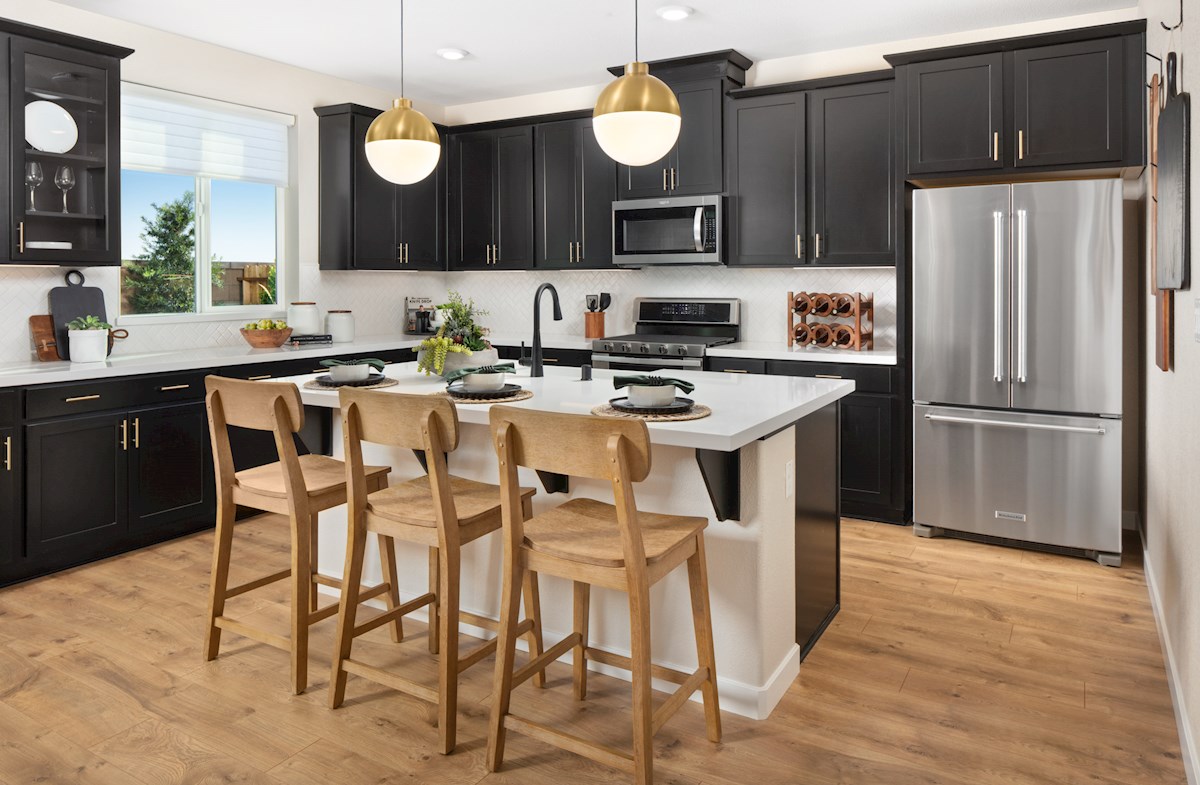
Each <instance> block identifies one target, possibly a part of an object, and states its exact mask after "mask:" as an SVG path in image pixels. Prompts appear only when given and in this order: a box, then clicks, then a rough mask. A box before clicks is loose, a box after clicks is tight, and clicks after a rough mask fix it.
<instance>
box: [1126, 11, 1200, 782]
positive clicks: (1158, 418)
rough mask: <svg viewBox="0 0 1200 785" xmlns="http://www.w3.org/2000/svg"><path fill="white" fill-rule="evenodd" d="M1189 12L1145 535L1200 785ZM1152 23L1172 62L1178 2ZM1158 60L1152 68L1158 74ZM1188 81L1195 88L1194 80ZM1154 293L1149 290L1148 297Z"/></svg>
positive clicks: (1199, 227)
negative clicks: (1170, 32)
mask: <svg viewBox="0 0 1200 785" xmlns="http://www.w3.org/2000/svg"><path fill="white" fill-rule="evenodd" d="M1184 5H1186V6H1188V8H1187V13H1188V14H1189V18H1188V20H1187V24H1186V25H1185V26H1184V27H1183V28H1182V29H1180V30H1179V31H1177V32H1176V33H1175V36H1174V44H1173V47H1172V48H1174V49H1175V50H1176V51H1177V52H1179V53H1180V55H1181V67H1180V77H1181V80H1180V81H1181V83H1180V89H1181V90H1185V91H1186V90H1188V88H1189V86H1190V92H1191V94H1192V140H1191V142H1192V161H1191V166H1192V178H1191V197H1192V210H1191V216H1190V221H1191V228H1192V235H1191V238H1192V245H1191V254H1192V282H1193V283H1192V289H1191V290H1189V291H1181V292H1177V293H1176V295H1175V369H1174V370H1173V371H1172V372H1171V373H1163V372H1162V371H1160V370H1158V368H1157V367H1155V364H1154V303H1153V301H1152V300H1151V299H1150V297H1149V295H1148V294H1144V295H1143V297H1145V300H1144V302H1145V304H1146V312H1147V318H1146V330H1145V331H1144V334H1143V338H1144V340H1145V347H1146V363H1145V367H1146V371H1145V373H1146V381H1145V384H1146V387H1145V392H1146V394H1145V407H1146V445H1145V447H1146V467H1145V483H1146V487H1145V493H1146V511H1145V535H1146V548H1147V550H1146V558H1147V568H1148V573H1150V574H1151V575H1152V577H1153V586H1152V591H1155V592H1156V594H1157V597H1156V600H1157V603H1158V607H1159V611H1160V613H1161V622H1162V623H1163V627H1164V631H1165V632H1166V635H1165V638H1166V642H1167V646H1168V654H1169V659H1170V664H1172V665H1173V666H1174V674H1173V677H1174V681H1175V684H1174V687H1175V689H1176V698H1177V707H1176V708H1177V712H1180V711H1181V712H1182V720H1183V721H1182V723H1181V725H1182V728H1181V730H1182V731H1183V733H1182V735H1183V737H1184V738H1183V739H1182V741H1183V743H1184V754H1185V756H1188V758H1189V760H1188V763H1189V764H1191V765H1190V767H1189V769H1190V771H1189V773H1190V774H1191V775H1192V777H1193V779H1191V781H1192V782H1193V783H1195V782H1197V781H1198V780H1197V779H1196V777H1197V775H1200V771H1196V770H1195V768H1194V767H1195V765H1196V764H1197V763H1200V761H1197V760H1196V757H1195V748H1194V746H1192V744H1193V742H1194V739H1195V738H1196V737H1197V736H1198V735H1200V613H1198V612H1197V609H1198V608H1200V570H1198V569H1197V567H1196V565H1197V564H1198V563H1200V483H1198V482H1197V476H1198V473H1200V407H1198V406H1197V405H1196V404H1197V400H1200V343H1197V341H1196V338H1195V334H1196V330H1197V327H1198V325H1197V318H1196V310H1195V308H1196V302H1197V299H1198V295H1197V288H1198V287H1200V279H1198V278H1197V277H1196V275H1197V259H1200V157H1198V154H1197V151H1198V150H1200V116H1198V115H1197V109H1198V108H1197V105H1196V98H1197V95H1198V94H1200V13H1197V10H1198V9H1197V8H1196V5H1195V3H1191V2H1188V3H1185V4H1184ZM1140 10H1141V13H1142V14H1143V15H1145V16H1146V17H1147V18H1148V19H1149V40H1148V42H1147V43H1148V45H1147V48H1148V50H1149V51H1150V52H1152V53H1154V54H1156V55H1158V56H1159V57H1162V58H1164V59H1165V58H1166V53H1167V51H1168V36H1167V33H1166V32H1165V31H1163V29H1162V28H1161V27H1160V26H1159V22H1160V21H1165V22H1167V23H1168V24H1174V22H1175V20H1176V19H1177V18H1178V14H1179V3H1178V2H1177V0H1142V3H1141V9H1140ZM1154 65H1155V63H1154V61H1153V60H1150V61H1148V66H1149V67H1150V68H1153V67H1154ZM1189 75H1190V77H1191V78H1190V79H1189ZM1146 291H1148V290H1146Z"/></svg>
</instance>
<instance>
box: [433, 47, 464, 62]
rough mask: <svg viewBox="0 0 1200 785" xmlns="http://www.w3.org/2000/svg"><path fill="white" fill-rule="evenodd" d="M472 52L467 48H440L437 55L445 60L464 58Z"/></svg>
mask: <svg viewBox="0 0 1200 785" xmlns="http://www.w3.org/2000/svg"><path fill="white" fill-rule="evenodd" d="M469 54H471V53H470V52H468V51H467V50H466V49H439V50H437V56H438V57H441V58H443V59H445V60H462V59H463V58H465V57H466V56H467V55H469Z"/></svg>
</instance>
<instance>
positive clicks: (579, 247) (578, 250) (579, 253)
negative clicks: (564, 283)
mask: <svg viewBox="0 0 1200 785" xmlns="http://www.w3.org/2000/svg"><path fill="white" fill-rule="evenodd" d="M582 261H583V243H575V262H576V263H579V262H582Z"/></svg>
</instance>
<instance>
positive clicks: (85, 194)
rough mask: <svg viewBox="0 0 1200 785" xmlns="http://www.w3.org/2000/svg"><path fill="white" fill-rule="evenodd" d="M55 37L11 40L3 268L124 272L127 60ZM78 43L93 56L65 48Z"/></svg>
mask: <svg viewBox="0 0 1200 785" xmlns="http://www.w3.org/2000/svg"><path fill="white" fill-rule="evenodd" d="M39 32H49V31H39ZM52 37H53V38H55V39H57V40H56V41H51V40H38V39H35V38H27V37H24V36H17V35H13V36H9V37H8V39H7V42H8V68H9V79H8V87H9V91H10V94H9V101H8V102H9V106H10V109H11V111H10V114H9V117H10V120H9V128H8V129H7V130H8V143H9V145H10V147H11V150H12V157H11V160H12V168H11V175H12V183H11V188H9V189H8V190H9V200H8V201H9V212H10V213H11V216H10V218H9V225H8V232H7V234H8V235H9V241H8V245H9V253H8V255H7V259H4V260H3V261H6V262H8V263H11V264H71V265H119V264H120V263H121V209H120V193H121V191H120V171H121V145H120V88H121V81H120V58H121V57H124V56H125V55H126V54H128V53H129V50H124V49H119V48H118V47H112V46H109V45H107V44H99V43H95V42H89V41H86V40H85V39H75V38H74V37H70V36H60V35H57V34H55V35H53V36H52ZM72 42H79V43H80V44H81V45H83V47H87V48H77V47H75V46H69V45H65V44H67V43H72ZM93 49H94V50H95V51H93Z"/></svg>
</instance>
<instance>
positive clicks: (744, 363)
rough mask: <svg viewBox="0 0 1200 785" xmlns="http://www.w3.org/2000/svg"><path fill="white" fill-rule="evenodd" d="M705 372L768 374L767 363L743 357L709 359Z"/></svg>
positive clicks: (707, 359)
mask: <svg viewBox="0 0 1200 785" xmlns="http://www.w3.org/2000/svg"><path fill="white" fill-rule="evenodd" d="M704 370H706V371H716V372H718V373H766V372H767V361H766V360H755V359H747V358H742V357H707V358H705V360H704Z"/></svg>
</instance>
